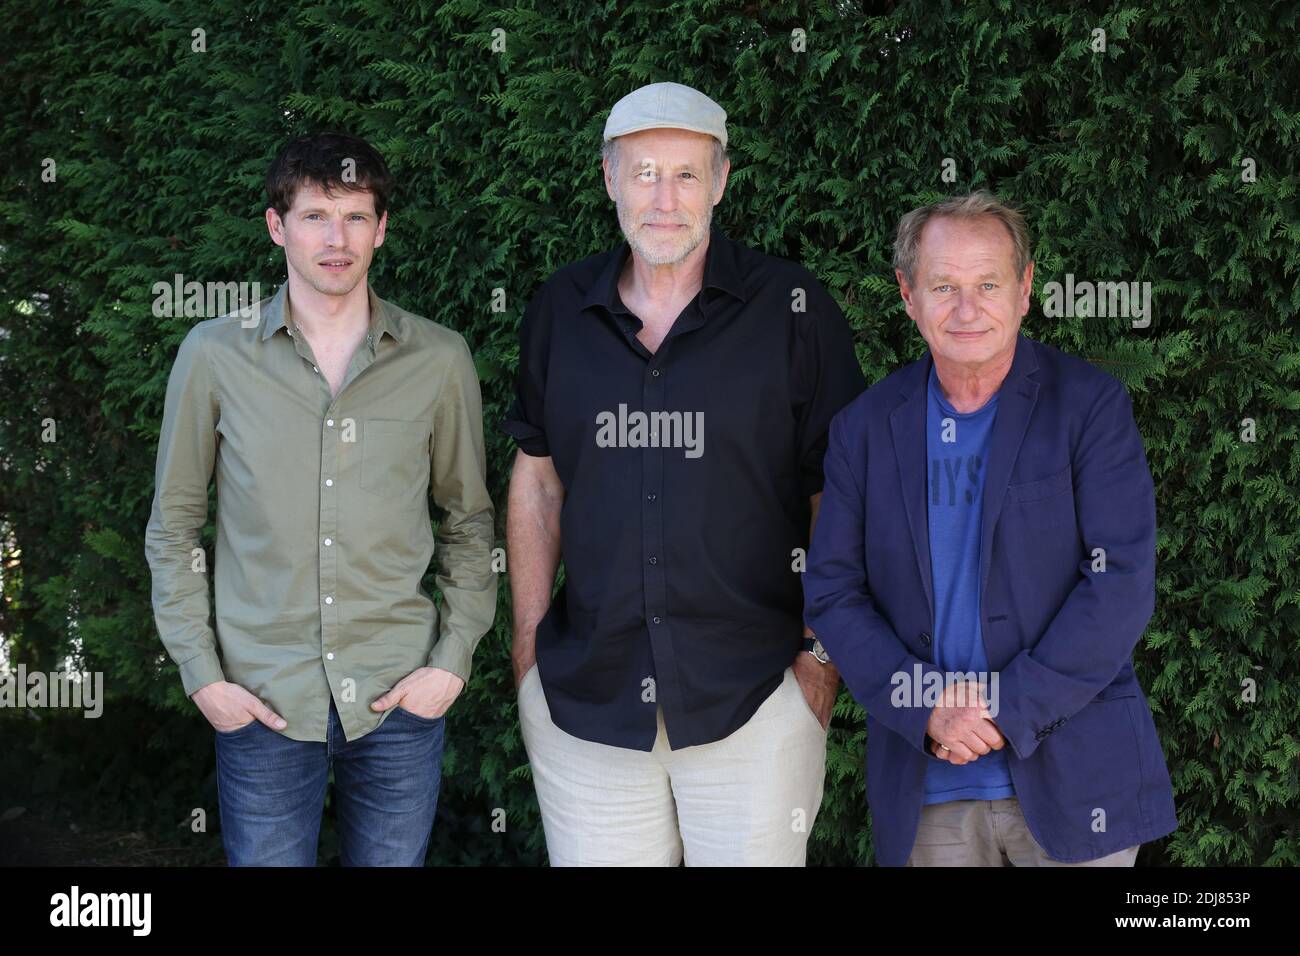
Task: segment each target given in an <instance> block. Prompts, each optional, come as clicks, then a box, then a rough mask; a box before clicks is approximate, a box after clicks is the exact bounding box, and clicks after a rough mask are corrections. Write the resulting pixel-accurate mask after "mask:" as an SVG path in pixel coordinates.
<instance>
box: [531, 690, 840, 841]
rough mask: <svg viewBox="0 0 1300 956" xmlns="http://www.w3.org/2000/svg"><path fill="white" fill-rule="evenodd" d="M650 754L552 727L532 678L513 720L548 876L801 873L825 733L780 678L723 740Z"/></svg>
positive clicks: (658, 747)
mask: <svg viewBox="0 0 1300 956" xmlns="http://www.w3.org/2000/svg"><path fill="white" fill-rule="evenodd" d="M656 709H657V711H658V720H659V732H658V734H657V736H656V737H655V742H654V749H653V750H651V751H650V752H649V753H647V752H645V751H642V750H631V749H627V748H623V747H612V746H609V745H607V744H599V743H593V742H591V741H588V740H580V739H579V738H577V737H574V736H571V735H570V734H567V733H565V732H564V731H562V730H560V728H558V727H556V726H555V724H554V723H552V721H551V713H550V709H549V708H548V707H547V705H546V697H545V695H544V694H543V692H542V685H541V680H540V678H539V677H538V675H537V667H536V666H535V665H534V667H533V668H532V669H531V670H529V672H528V673H527V674H526V675H524V679H523V682H522V683H521V684H520V685H519V718H520V724H521V726H522V729H523V738H524V746H525V748H526V749H527V751H528V760H529V762H530V763H531V764H532V771H533V783H534V785H535V786H536V788H537V802H538V804H539V805H540V807H541V811H542V825H543V827H544V829H545V831H546V849H547V853H548V854H549V855H550V858H551V865H552V866H677V865H678V864H679V863H681V862H682V861H683V858H684V859H685V862H686V865H687V866H803V865H804V862H805V857H806V852H807V845H808V834H809V832H810V831H811V830H812V826H813V821H814V820H815V819H816V817H817V810H818V808H819V807H820V806H821V801H822V782H823V779H824V777H825V772H826V732H825V731H824V730H823V729H822V726H821V722H820V721H818V720H817V716H816V715H815V714H814V713H813V712H812V708H810V707H809V706H808V701H807V699H806V698H805V697H804V695H803V691H802V690H801V689H800V687H799V683H798V681H797V680H796V679H795V676H794V671H793V670H791V669H790V668H788V667H787V668H786V670H785V678H784V680H783V681H782V683H781V685H780V686H779V687H777V688H776V690H774V691H773V692H772V693H771V695H770V696H769V697H768V698H767V700H765V701H763V704H762V706H760V707H759V708H758V710H757V711H756V712H755V713H754V715H753V716H752V717H751V718H750V719H749V720H748V721H747V722H746V723H745V725H744V726H743V727H741V728H740V729H739V730H737V731H735V732H734V733H733V734H731V735H730V736H729V737H725V738H723V739H722V740H718V741H715V742H714V743H711V744H701V745H699V746H695V747H685V748H682V749H680V750H670V749H668V737H667V734H666V732H665V730H664V718H663V710H662V708H656Z"/></svg>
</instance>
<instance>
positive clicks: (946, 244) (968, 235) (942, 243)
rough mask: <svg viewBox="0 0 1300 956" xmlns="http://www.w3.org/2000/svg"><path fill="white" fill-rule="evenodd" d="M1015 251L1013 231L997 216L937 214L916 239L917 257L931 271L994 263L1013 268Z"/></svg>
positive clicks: (983, 266) (974, 267)
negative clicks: (1012, 237)
mask: <svg viewBox="0 0 1300 956" xmlns="http://www.w3.org/2000/svg"><path fill="white" fill-rule="evenodd" d="M1015 253H1016V250H1015V243H1014V242H1012V240H1011V232H1010V231H1009V230H1008V229H1007V227H1006V226H1005V225H1004V224H1003V223H1002V221H1001V220H1000V219H998V218H996V217H995V216H977V217H975V218H973V219H957V218H953V217H951V216H935V217H934V218H933V219H931V220H930V221H929V222H927V223H926V224H925V226H924V227H923V228H922V229H921V236H920V240H919V241H918V243H917V259H918V261H919V262H920V264H921V265H922V267H923V268H924V269H925V270H926V271H928V272H933V271H935V270H936V269H944V270H962V269H988V268H990V267H991V266H1002V267H1005V268H1006V269H1008V270H1010V271H1014V270H1015Z"/></svg>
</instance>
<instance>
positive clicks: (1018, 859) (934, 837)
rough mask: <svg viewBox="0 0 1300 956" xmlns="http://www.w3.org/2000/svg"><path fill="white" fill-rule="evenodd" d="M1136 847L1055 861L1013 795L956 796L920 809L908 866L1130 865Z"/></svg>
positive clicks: (1134, 855)
mask: <svg viewBox="0 0 1300 956" xmlns="http://www.w3.org/2000/svg"><path fill="white" fill-rule="evenodd" d="M1137 851H1138V848H1137V847H1136V846H1131V847H1128V848H1127V849H1124V850H1119V851H1117V852H1115V853H1111V854H1109V855H1108V856H1103V857H1100V858H1098V859H1096V860H1087V861H1085V862H1083V863H1062V862H1060V861H1059V860H1053V859H1052V858H1051V857H1050V856H1048V855H1047V853H1046V852H1045V851H1044V850H1043V848H1042V847H1041V846H1039V845H1038V841H1037V840H1035V839H1034V835H1033V834H1032V833H1030V832H1029V824H1027V823H1026V822H1025V815H1024V813H1023V812H1022V811H1021V809H1020V801H1019V800H1017V799H1016V798H1015V797H1006V798H1004V799H1002V800H952V801H949V802H948V803H932V804H930V805H929V806H928V807H922V808H921V823H920V826H919V827H917V831H916V843H915V844H913V846H912V855H911V856H910V857H909V858H908V860H907V865H908V866H1132V865H1133V861H1134V860H1135V859H1136V858H1137Z"/></svg>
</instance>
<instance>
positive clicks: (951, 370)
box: [931, 346, 1016, 413]
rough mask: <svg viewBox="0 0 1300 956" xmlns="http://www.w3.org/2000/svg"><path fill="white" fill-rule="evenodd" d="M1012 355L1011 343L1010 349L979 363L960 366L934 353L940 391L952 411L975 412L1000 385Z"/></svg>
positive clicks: (1009, 365)
mask: <svg viewBox="0 0 1300 956" xmlns="http://www.w3.org/2000/svg"><path fill="white" fill-rule="evenodd" d="M931 354H932V355H933V353H931ZM1015 357H1016V350H1015V347H1014V346H1013V347H1012V348H1011V350H1010V351H1009V352H1007V353H1005V354H1003V355H999V356H996V357H995V358H992V359H990V360H989V361H988V362H985V363H983V364H981V365H959V364H956V363H954V362H951V361H949V360H948V359H945V358H943V357H942V356H939V355H934V373H935V376H936V377H937V378H938V379H939V390H940V391H941V392H943V397H944V399H946V400H947V402H948V404H949V405H951V406H952V407H953V409H954V410H956V411H959V412H963V413H965V412H973V411H977V410H978V409H980V408H983V407H984V405H985V403H986V402H988V400H989V399H990V398H992V397H993V395H994V394H995V393H996V392H997V390H998V389H999V388H1001V387H1002V383H1003V382H1004V381H1005V380H1006V377H1007V374H1008V373H1009V372H1010V371H1011V363H1012V360H1013V359H1015Z"/></svg>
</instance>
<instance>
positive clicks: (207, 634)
mask: <svg viewBox="0 0 1300 956" xmlns="http://www.w3.org/2000/svg"><path fill="white" fill-rule="evenodd" d="M220 415H221V406H220V396H219V395H218V394H217V392H216V388H215V386H214V383H213V376H212V369H211V365H210V363H209V359H208V357H207V355H206V354H205V353H204V349H203V337H202V332H201V329H200V327H198V326H196V327H195V328H193V329H191V330H190V332H189V334H188V335H186V336H185V339H184V341H183V342H181V347H180V350H179V351H178V352H177V355H176V362H175V364H174V365H173V366H172V371H171V377H170V378H169V379H168V382H167V398H166V404H165V405H164V408H163V422H162V429H161V432H160V434H159V438H158V462H157V468H156V470H155V474H154V498H153V510H152V511H151V513H150V515H149V525H148V528H147V529H146V532H145V554H146V557H147V558H148V560H149V570H150V572H151V573H152V575H153V610H154V620H155V622H156V623H157V626H158V633H159V636H160V637H161V638H162V642H163V646H164V647H166V648H167V653H168V654H170V655H171V658H172V660H174V661H175V662H176V665H177V667H179V668H180V673H181V682H182V684H183V685H184V687H185V693H186V694H193V693H194V692H195V691H197V690H199V689H200V688H202V687H205V686H207V685H208V684H212V683H215V682H217V681H221V680H225V676H224V674H223V672H222V668H221V658H220V655H219V654H218V653H217V640H216V634H215V632H214V631H213V628H212V624H211V612H212V604H211V600H210V599H209V596H208V573H207V561H206V556H205V555H201V554H200V552H199V548H200V544H199V541H200V534H201V533H202V531H203V526H204V525H205V524H206V523H207V520H208V485H209V483H210V481H211V479H212V468H213V464H214V462H215V459H216V450H217V423H218V421H219V420H220ZM200 559H202V560H200Z"/></svg>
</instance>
